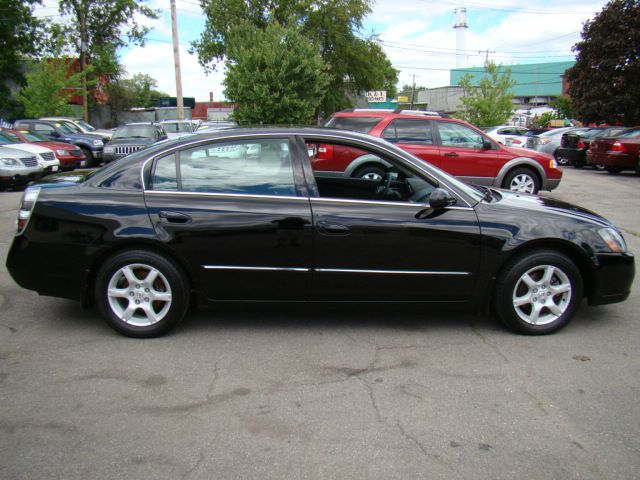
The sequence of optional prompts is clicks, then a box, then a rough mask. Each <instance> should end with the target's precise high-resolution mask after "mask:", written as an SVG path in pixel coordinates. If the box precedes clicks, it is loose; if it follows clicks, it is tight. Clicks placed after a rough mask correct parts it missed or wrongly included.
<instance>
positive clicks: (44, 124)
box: [13, 120, 104, 167]
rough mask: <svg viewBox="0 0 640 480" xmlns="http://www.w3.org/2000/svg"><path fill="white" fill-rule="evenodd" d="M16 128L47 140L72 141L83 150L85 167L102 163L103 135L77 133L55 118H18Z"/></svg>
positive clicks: (15, 123)
mask: <svg viewBox="0 0 640 480" xmlns="http://www.w3.org/2000/svg"><path fill="white" fill-rule="evenodd" d="M13 127H14V128H15V129H16V130H26V131H28V132H30V133H37V134H39V135H41V136H42V137H44V138H46V139H47V140H53V141H56V142H64V143H71V144H73V145H76V146H77V147H79V148H80V150H82V153H83V154H84V156H85V163H84V165H82V166H83V167H91V166H94V165H97V164H99V163H100V160H101V159H102V148H103V147H104V142H103V141H102V137H100V136H98V135H92V134H89V133H76V132H74V131H73V130H71V128H69V127H68V126H67V125H65V124H64V123H62V122H56V121H53V120H17V121H16V122H14V123H13Z"/></svg>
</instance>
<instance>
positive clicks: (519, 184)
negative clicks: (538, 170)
mask: <svg viewBox="0 0 640 480" xmlns="http://www.w3.org/2000/svg"><path fill="white" fill-rule="evenodd" d="M535 188H536V184H535V181H534V180H533V178H532V177H531V175H527V174H526V173H520V174H518V175H516V176H515V177H513V179H512V180H511V183H510V184H509V190H511V191H514V192H522V193H533V192H534V191H535Z"/></svg>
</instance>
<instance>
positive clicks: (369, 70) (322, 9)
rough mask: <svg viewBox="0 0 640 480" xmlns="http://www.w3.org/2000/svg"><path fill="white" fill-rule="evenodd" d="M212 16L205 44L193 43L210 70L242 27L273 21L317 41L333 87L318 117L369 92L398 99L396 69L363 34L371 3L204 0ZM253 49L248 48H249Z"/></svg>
mask: <svg viewBox="0 0 640 480" xmlns="http://www.w3.org/2000/svg"><path fill="white" fill-rule="evenodd" d="M200 3H201V6H202V8H203V10H204V12H205V16H206V18H207V20H206V25H205V31H204V32H203V33H202V35H201V37H200V40H199V41H197V42H194V43H193V50H194V51H195V52H197V53H198V59H199V61H200V63H201V64H202V65H203V66H204V67H205V68H207V69H209V70H212V69H214V68H215V62H218V61H222V60H223V59H224V58H225V57H226V56H228V48H229V38H230V36H232V35H233V32H234V30H235V29H236V28H237V26H238V25H239V24H241V23H244V22H246V23H248V24H251V25H253V26H254V27H255V28H257V29H258V30H264V29H266V27H267V25H269V24H270V23H273V22H275V23H277V24H279V25H281V26H286V27H287V28H288V29H291V28H295V29H296V30H298V32H299V33H301V35H302V36H303V37H304V38H305V42H306V43H309V42H312V43H313V44H314V46H315V49H316V51H317V52H319V53H320V55H321V56H322V59H323V61H324V63H325V64H326V65H327V66H328V67H329V68H328V70H327V75H328V78H329V87H328V88H327V89H326V91H325V93H324V95H323V96H322V98H321V102H320V104H319V106H318V108H317V110H318V111H317V112H316V113H320V114H328V113H332V112H334V111H336V110H340V109H342V108H346V107H349V106H351V105H353V100H352V98H353V97H355V96H356V95H358V94H359V93H361V92H363V91H366V90H386V91H387V96H389V97H394V96H395V95H396V83H397V71H396V70H395V69H393V68H392V66H391V63H390V62H389V59H388V58H387V56H386V54H385V53H384V50H383V49H382V47H381V46H380V45H379V44H378V42H377V41H376V39H375V37H369V38H361V37H360V36H359V35H358V33H359V31H360V29H361V28H362V21H363V19H364V17H365V16H366V15H367V14H368V13H370V11H371V0H253V1H251V2H247V1H245V0H201V2H200ZM247 47H249V45H247Z"/></svg>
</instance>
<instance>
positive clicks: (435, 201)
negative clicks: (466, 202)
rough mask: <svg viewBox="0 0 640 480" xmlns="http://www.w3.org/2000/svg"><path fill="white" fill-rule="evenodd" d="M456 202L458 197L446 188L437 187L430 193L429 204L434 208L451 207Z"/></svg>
mask: <svg viewBox="0 0 640 480" xmlns="http://www.w3.org/2000/svg"><path fill="white" fill-rule="evenodd" d="M454 203H456V198H455V197H454V196H453V195H451V194H450V193H449V192H447V191H446V190H445V189H444V188H436V189H434V190H433V192H431V195H429V206H430V207H431V208H433V209H434V210H440V209H443V208H447V207H450V206H451V205H453V204H454Z"/></svg>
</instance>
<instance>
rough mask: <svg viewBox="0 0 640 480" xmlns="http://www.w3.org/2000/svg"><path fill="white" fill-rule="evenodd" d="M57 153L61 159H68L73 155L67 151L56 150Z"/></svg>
mask: <svg viewBox="0 0 640 480" xmlns="http://www.w3.org/2000/svg"><path fill="white" fill-rule="evenodd" d="M56 153H57V154H58V155H60V156H61V157H68V156H69V155H71V154H70V153H69V152H68V151H67V150H56Z"/></svg>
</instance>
